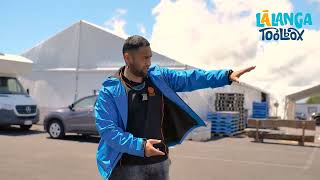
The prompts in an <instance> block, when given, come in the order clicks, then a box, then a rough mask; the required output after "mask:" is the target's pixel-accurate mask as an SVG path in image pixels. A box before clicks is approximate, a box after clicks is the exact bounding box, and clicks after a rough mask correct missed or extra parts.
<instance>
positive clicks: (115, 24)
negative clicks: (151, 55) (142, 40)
mask: <svg viewBox="0 0 320 180" xmlns="http://www.w3.org/2000/svg"><path fill="white" fill-rule="evenodd" d="M126 13H127V10H126V9H116V14H115V16H113V17H112V18H110V19H108V20H107V21H106V22H105V23H104V25H105V27H106V30H108V31H109V32H110V33H112V34H115V35H117V36H120V37H122V38H127V37H128V36H129V35H128V34H127V33H126V32H125V30H124V26H125V25H126V23H127V22H126V21H125V20H124V19H123V18H122V17H121V16H123V15H125V14H126Z"/></svg>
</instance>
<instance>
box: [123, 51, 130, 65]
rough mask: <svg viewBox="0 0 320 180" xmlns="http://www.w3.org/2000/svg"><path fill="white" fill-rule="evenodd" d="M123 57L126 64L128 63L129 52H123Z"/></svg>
mask: <svg viewBox="0 0 320 180" xmlns="http://www.w3.org/2000/svg"><path fill="white" fill-rule="evenodd" d="M123 59H124V61H125V63H126V64H129V61H130V59H129V53H128V52H125V53H124V54H123Z"/></svg>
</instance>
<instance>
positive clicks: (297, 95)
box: [286, 84, 320, 100]
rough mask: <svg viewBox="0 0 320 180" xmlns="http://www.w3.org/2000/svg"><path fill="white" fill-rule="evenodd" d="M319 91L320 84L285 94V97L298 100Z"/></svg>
mask: <svg viewBox="0 0 320 180" xmlns="http://www.w3.org/2000/svg"><path fill="white" fill-rule="evenodd" d="M319 92H320V84H319V85H317V86H314V87H311V88H308V89H305V90H302V91H299V92H296V93H293V94H290V95H287V96H286V97H287V98H289V99H291V100H300V99H303V98H306V97H309V96H311V95H314V94H317V93H319Z"/></svg>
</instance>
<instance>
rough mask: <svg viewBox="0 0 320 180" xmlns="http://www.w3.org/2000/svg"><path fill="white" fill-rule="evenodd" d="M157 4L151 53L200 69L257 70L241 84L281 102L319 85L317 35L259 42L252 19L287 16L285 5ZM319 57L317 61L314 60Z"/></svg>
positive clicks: (274, 0)
mask: <svg viewBox="0 0 320 180" xmlns="http://www.w3.org/2000/svg"><path fill="white" fill-rule="evenodd" d="M212 3H213V4H214V8H213V10H209V9H208V7H207V4H206V2H205V1H204V0H177V1H170V0H162V1H161V2H160V3H159V4H158V5H157V6H156V7H155V8H154V9H153V13H154V14H155V15H156V19H155V20H156V22H155V24H154V27H153V31H152V36H151V46H152V48H153V49H154V50H155V51H157V52H160V53H162V54H165V55H168V56H169V57H172V58H174V59H176V60H178V61H180V62H183V63H186V64H189V65H193V66H196V67H200V68H204V69H219V68H233V69H240V68H244V67H247V66H250V65H256V66H257V68H256V69H255V70H254V71H252V72H250V73H249V74H246V75H244V76H243V77H242V78H241V79H242V80H243V81H244V82H246V83H249V84H252V85H254V86H257V87H260V88H261V89H265V90H267V91H268V92H270V93H272V94H273V95H274V96H275V98H277V99H278V100H279V101H280V103H281V104H280V106H281V105H282V106H283V97H284V96H285V95H286V94H289V93H293V92H295V91H299V90H302V89H305V88H308V87H311V86H314V85H317V84H319V82H320V72H319V69H320V63H317V59H318V58H319V57H320V50H319V48H317V47H318V45H317V44H318V42H320V31H315V30H305V32H304V40H303V41H279V42H269V43H267V42H262V41H259V39H260V34H259V32H258V28H257V27H256V26H255V14H256V13H257V12H261V11H262V10H265V9H268V10H269V11H270V13H271V12H290V11H292V9H293V6H292V4H291V2H290V1H289V0H283V1H278V0H269V1H256V0H238V1H233V0H212ZM317 57H318V58H317Z"/></svg>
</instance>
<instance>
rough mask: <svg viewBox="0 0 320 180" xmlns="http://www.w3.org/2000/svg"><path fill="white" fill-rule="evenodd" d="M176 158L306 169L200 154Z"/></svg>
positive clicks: (298, 167) (296, 167)
mask: <svg viewBox="0 0 320 180" xmlns="http://www.w3.org/2000/svg"><path fill="white" fill-rule="evenodd" d="M172 157H174V158H185V159H203V160H210V161H224V162H232V163H242V164H250V165H262V166H274V167H283V168H295V169H305V166H295V165H290V164H278V163H267V162H258V161H243V160H232V159H222V158H207V157H199V156H173V155H172Z"/></svg>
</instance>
